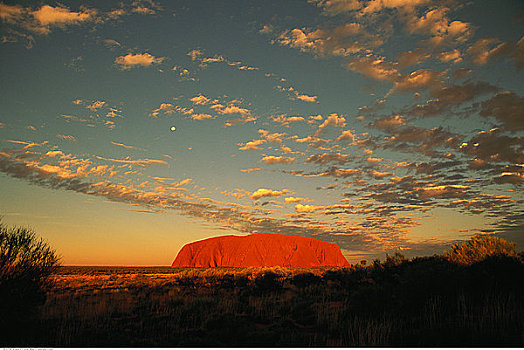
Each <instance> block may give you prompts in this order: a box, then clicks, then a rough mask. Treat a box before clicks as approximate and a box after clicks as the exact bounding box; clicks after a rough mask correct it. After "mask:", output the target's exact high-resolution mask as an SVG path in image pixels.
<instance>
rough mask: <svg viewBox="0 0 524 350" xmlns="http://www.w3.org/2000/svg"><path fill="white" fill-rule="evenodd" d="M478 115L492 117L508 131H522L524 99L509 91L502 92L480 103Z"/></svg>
mask: <svg viewBox="0 0 524 350" xmlns="http://www.w3.org/2000/svg"><path fill="white" fill-rule="evenodd" d="M480 115H481V116H483V117H485V118H488V117H492V118H495V119H496V120H498V121H500V122H501V123H502V126H503V128H504V129H506V130H509V131H522V130H524V118H523V116H524V97H520V96H517V95H516V94H515V93H513V92H510V91H503V92H500V93H498V94H497V95H495V96H493V97H492V98H490V99H489V100H487V101H484V102H482V109H481V111H480Z"/></svg>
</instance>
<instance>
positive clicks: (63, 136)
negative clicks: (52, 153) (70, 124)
mask: <svg viewBox="0 0 524 350" xmlns="http://www.w3.org/2000/svg"><path fill="white" fill-rule="evenodd" d="M56 137H58V138H59V139H62V140H66V141H71V142H76V137H74V136H71V135H62V134H57V135H56Z"/></svg>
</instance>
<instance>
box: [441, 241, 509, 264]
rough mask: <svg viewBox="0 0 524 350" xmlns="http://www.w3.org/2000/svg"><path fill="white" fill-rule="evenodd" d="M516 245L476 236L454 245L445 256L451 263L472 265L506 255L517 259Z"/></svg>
mask: <svg viewBox="0 0 524 350" xmlns="http://www.w3.org/2000/svg"><path fill="white" fill-rule="evenodd" d="M516 245H517V244H516V243H513V242H508V241H506V240H504V239H502V238H498V237H495V236H491V235H481V234H476V235H475V236H473V237H471V238H470V239H468V240H467V241H465V242H463V243H456V244H454V245H452V246H451V249H450V250H449V252H445V253H444V256H445V257H446V258H447V259H448V260H449V261H451V262H454V263H457V264H461V265H470V264H473V263H475V262H478V261H482V260H484V259H486V258H487V257H489V256H497V255H506V256H514V257H516V256H517V253H516V252H515V246H516Z"/></svg>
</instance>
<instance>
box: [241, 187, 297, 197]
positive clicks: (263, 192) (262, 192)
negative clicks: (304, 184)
mask: <svg viewBox="0 0 524 350" xmlns="http://www.w3.org/2000/svg"><path fill="white" fill-rule="evenodd" d="M290 192H291V191H289V190H288V189H283V190H281V191H275V190H268V189H267V188H259V189H258V190H256V191H255V192H253V193H252V194H251V196H249V198H251V199H260V198H264V197H280V196H282V195H284V194H286V193H290Z"/></svg>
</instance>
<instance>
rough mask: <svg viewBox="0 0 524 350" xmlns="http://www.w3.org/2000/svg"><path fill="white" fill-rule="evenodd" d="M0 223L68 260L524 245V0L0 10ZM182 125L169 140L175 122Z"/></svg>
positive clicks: (3, 6)
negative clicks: (246, 249) (481, 239)
mask: <svg viewBox="0 0 524 350" xmlns="http://www.w3.org/2000/svg"><path fill="white" fill-rule="evenodd" d="M0 21H1V23H2V24H1V27H0V60H1V61H0V63H1V64H0V72H1V73H0V74H1V79H0V88H1V92H2V93H1V94H0V215H2V216H3V222H4V223H6V224H9V225H23V226H29V227H31V228H33V229H35V231H36V232H37V233H38V234H39V235H40V236H42V237H44V238H45V239H46V240H47V241H48V242H49V243H50V244H51V245H52V246H53V247H54V248H55V249H56V250H57V252H58V254H59V255H60V256H61V257H62V263H63V264H73V265H170V264H171V262H172V261H173V259H174V258H175V256H176V254H177V252H178V251H179V250H180V248H181V247H182V245H184V244H185V243H189V242H192V241H195V240H199V239H204V238H208V237H213V236H219V235H227V234H235V235H245V234H253V233H262V232H270V233H281V234H290V235H300V236H308V237H315V238H318V239H321V240H323V241H327V242H334V243H337V244H338V245H339V246H340V248H341V249H342V253H343V254H344V255H345V256H346V258H347V259H348V261H349V262H350V263H355V262H357V261H360V260H361V259H368V261H369V260H372V259H374V258H380V259H384V257H385V253H386V252H388V253H392V252H394V251H401V252H402V253H403V254H405V255H406V256H409V257H411V256H417V255H418V256H421V255H431V254H435V253H441V252H442V251H444V250H445V249H447V248H448V247H449V245H450V244H451V243H453V242H456V241H457V240H463V239H467V238H468V237H470V236H471V235H473V234H475V233H478V232H485V233H494V234H497V235H499V236H500V237H503V238H505V239H508V240H511V241H514V242H517V243H518V246H517V249H519V250H523V249H524V238H523V237H524V223H523V216H524V215H523V212H524V211H523V209H524V198H523V191H522V186H523V184H524V139H523V136H524V97H523V96H524V83H523V82H524V37H523V35H524V2H523V1H522V0H504V1H500V2H499V1H492V0H482V1H480V0H473V1H460V0H442V1H431V0H365V1H362V0H309V1H307V0H303V1H294V0H293V1H292V0H289V1H287V0H286V1H249V0H241V1H240V0H239V1H212V0H210V1H198V0H190V1H189V0H188V1H167V0H166V1H156V0H155V1H152V0H149V1H148V0H137V1H124V2H120V1H101V0H99V1H68V0H65V1H60V2H47V1H44V2H37V1H18V2H13V1H5V2H0ZM172 127H174V129H175V130H174V131H172Z"/></svg>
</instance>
